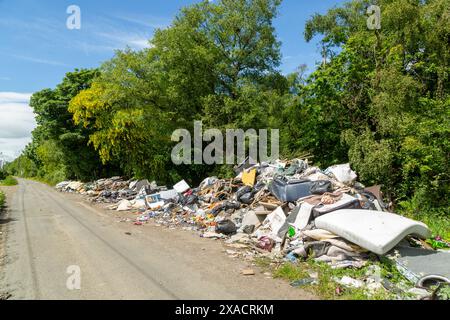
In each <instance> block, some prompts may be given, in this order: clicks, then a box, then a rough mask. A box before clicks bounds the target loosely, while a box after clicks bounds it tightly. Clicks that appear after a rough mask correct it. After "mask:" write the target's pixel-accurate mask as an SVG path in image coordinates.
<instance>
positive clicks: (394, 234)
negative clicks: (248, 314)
mask: <svg viewBox="0 0 450 320" xmlns="http://www.w3.org/2000/svg"><path fill="white" fill-rule="evenodd" d="M235 172H236V175H237V176H236V177H235V178H234V179H219V178H217V177H208V178H206V179H205V180H204V181H202V182H201V183H200V185H199V186H198V187H197V188H192V187H191V186H190V185H189V184H188V183H187V182H186V181H185V180H182V181H180V182H179V183H177V184H175V185H174V186H173V188H172V189H168V188H167V187H166V186H158V185H157V184H156V183H155V182H151V183H150V182H149V181H147V180H139V181H138V180H126V179H123V178H121V177H113V178H110V179H101V180H98V181H95V182H92V183H81V182H77V181H64V182H61V183H59V184H58V185H57V186H56V189H57V190H59V191H61V192H77V193H80V194H82V195H85V196H86V198H87V199H88V200H89V201H92V202H98V203H107V204H110V209H112V210H117V211H122V210H124V211H127V210H129V211H136V212H137V213H138V216H137V218H136V219H135V220H134V221H133V220H131V221H129V222H130V223H134V224H136V225H145V224H146V223H148V222H149V221H154V222H155V224H156V225H158V226H165V227H168V228H175V227H180V228H183V229H185V230H192V231H195V232H198V233H199V235H200V236H201V237H203V238H209V239H216V240H218V239H222V240H225V244H226V245H227V246H231V247H232V248H233V250H229V256H230V257H232V258H234V257H239V258H244V259H245V260H248V261H252V260H253V259H254V258H255V257H257V256H261V257H267V258H269V259H272V260H274V261H277V262H282V261H291V262H293V263H295V262H297V261H301V260H306V259H314V260H316V261H318V262H324V263H328V264H329V265H330V266H331V267H332V268H361V267H363V266H365V265H367V262H368V261H369V260H370V259H373V258H374V257H375V259H377V258H378V257H379V256H380V258H381V256H383V255H385V254H387V253H388V251H390V250H391V249H392V248H395V247H396V246H397V245H398V243H399V242H400V241H402V240H403V239H405V238H406V237H408V238H411V237H412V238H414V237H416V238H417V239H416V242H417V243H420V241H421V240H419V238H423V239H425V238H427V237H428V236H430V234H429V230H428V227H427V226H426V225H424V224H422V223H417V222H415V221H413V220H409V219H406V218H403V217H401V216H399V215H396V214H393V213H390V212H388V210H387V206H386V205H385V204H384V202H383V199H382V195H381V191H380V187H379V186H374V187H370V188H366V187H365V186H363V185H362V184H361V183H359V182H357V181H356V179H357V175H356V173H355V172H354V171H352V170H351V168H350V165H349V164H344V165H337V166H333V167H330V168H328V169H326V170H321V169H320V168H318V167H314V166H310V165H309V164H308V162H307V161H306V160H300V159H294V160H292V161H280V160H277V161H275V162H273V163H261V164H257V165H251V164H250V163H249V162H248V161H246V162H244V163H242V164H241V165H240V166H237V167H236V168H235ZM366 217H367V218H366ZM123 221H124V222H128V220H123ZM422 242H423V243H425V242H424V241H422ZM424 250H425V249H424ZM230 252H231V254H230ZM249 273H250V272H249ZM316 282H317V281H316V280H314V281H313V280H311V279H304V281H300V280H299V282H295V284H294V286H302V285H304V284H307V283H314V284H315V283H316ZM336 282H337V283H339V284H341V285H343V286H352V287H357V288H360V287H365V288H367V289H368V290H372V291H374V290H378V289H380V288H385V285H384V283H385V281H384V280H382V279H380V278H377V277H369V278H367V279H366V282H364V281H361V280H355V279H350V278H348V277H347V278H346V277H344V278H341V279H337V280H336ZM421 296H423V292H421Z"/></svg>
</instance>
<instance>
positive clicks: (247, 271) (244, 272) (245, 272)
mask: <svg viewBox="0 0 450 320" xmlns="http://www.w3.org/2000/svg"><path fill="white" fill-rule="evenodd" d="M242 275H244V276H254V275H255V271H253V269H245V270H242Z"/></svg>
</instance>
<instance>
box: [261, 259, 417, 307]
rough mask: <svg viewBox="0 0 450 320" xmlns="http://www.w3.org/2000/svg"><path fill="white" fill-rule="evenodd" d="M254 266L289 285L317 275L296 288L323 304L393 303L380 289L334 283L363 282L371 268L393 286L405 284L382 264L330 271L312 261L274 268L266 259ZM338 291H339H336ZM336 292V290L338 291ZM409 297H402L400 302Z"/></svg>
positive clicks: (396, 274)
mask: <svg viewBox="0 0 450 320" xmlns="http://www.w3.org/2000/svg"><path fill="white" fill-rule="evenodd" d="M255 263H256V265H257V266H258V267H260V268H261V269H263V271H264V272H271V273H272V275H273V277H274V278H279V279H284V280H287V281H289V282H293V281H296V280H301V279H306V278H310V277H311V274H313V273H315V274H317V276H318V278H317V283H316V284H308V285H305V286H301V287H298V288H299V289H302V290H306V291H308V292H310V293H312V294H314V295H316V296H318V297H319V298H320V299H324V300H392V299H396V298H397V294H396V293H394V292H390V291H387V290H385V289H384V288H381V289H379V290H376V291H369V290H368V289H366V288H348V287H344V286H342V285H340V284H339V283H337V282H336V279H341V278H342V277H343V276H348V277H351V278H354V279H358V280H364V279H365V278H366V277H367V275H366V273H367V272H368V270H369V268H370V265H377V266H378V267H380V269H381V276H382V277H383V278H385V279H388V280H389V281H390V282H391V283H392V284H396V285H397V284H398V286H399V287H405V285H406V283H407V282H406V280H405V279H404V278H403V277H402V275H401V274H400V273H399V272H398V271H397V270H396V268H395V267H393V266H390V265H387V264H383V263H381V262H379V261H370V263H369V264H368V265H367V266H365V267H363V268H361V269H332V268H331V267H330V266H329V265H328V264H326V263H318V262H315V261H314V260H308V261H305V262H297V263H291V262H286V263H282V264H275V263H273V262H272V261H271V260H270V259H268V258H257V259H256V260H255ZM338 288H339V289H338ZM337 289H338V290H337ZM408 297H410V296H409V295H408V294H406V293H404V294H403V295H402V298H408Z"/></svg>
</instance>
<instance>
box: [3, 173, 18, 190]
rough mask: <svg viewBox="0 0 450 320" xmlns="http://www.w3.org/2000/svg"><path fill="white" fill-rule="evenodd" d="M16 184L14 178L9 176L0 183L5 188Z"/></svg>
mask: <svg viewBox="0 0 450 320" xmlns="http://www.w3.org/2000/svg"><path fill="white" fill-rule="evenodd" d="M17 184H18V182H17V180H16V178H14V177H11V176H7V177H6V178H5V179H4V180H1V181H0V185H2V186H6V187H10V186H15V185H17Z"/></svg>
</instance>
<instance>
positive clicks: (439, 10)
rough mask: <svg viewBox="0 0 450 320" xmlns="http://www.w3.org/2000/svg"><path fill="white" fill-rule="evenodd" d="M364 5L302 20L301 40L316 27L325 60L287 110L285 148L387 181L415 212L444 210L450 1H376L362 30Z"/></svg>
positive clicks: (373, 180) (388, 187) (372, 179)
mask: <svg viewBox="0 0 450 320" xmlns="http://www.w3.org/2000/svg"><path fill="white" fill-rule="evenodd" d="M368 4H369V3H368V2H366V1H351V2H349V3H347V4H345V5H344V6H342V7H339V8H334V9H331V10H330V11H328V12H327V13H326V14H325V15H315V16H313V18H312V19H311V20H310V21H308V23H307V25H306V31H305V38H306V39H307V40H311V39H312V38H313V37H314V36H316V35H322V43H323V45H324V46H325V47H326V48H327V50H328V51H329V52H330V54H329V57H330V59H329V62H328V63H327V64H325V65H322V66H320V67H319V68H318V69H317V70H316V71H315V72H313V73H312V75H311V76H310V78H309V79H308V81H307V83H306V84H305V85H303V86H302V87H301V89H300V91H299V92H300V93H299V97H298V103H297V104H296V105H295V106H293V107H292V108H290V109H288V110H287V111H286V113H285V115H284V117H285V119H286V120H289V127H290V133H289V134H287V135H288V136H289V137H298V139H294V141H297V143H295V144H292V145H291V146H290V147H289V146H288V149H291V150H292V149H293V150H296V149H299V150H307V151H309V152H311V153H312V154H314V155H315V156H316V159H318V162H319V163H321V164H323V165H328V164H334V163H337V162H342V161H351V162H352V164H353V166H354V167H355V169H357V171H358V172H359V173H360V178H361V179H362V180H363V182H365V183H368V184H373V183H384V184H385V187H386V190H391V191H392V194H391V196H392V197H393V199H395V200H397V201H398V202H402V201H403V202H402V203H403V204H404V205H406V206H408V207H411V206H410V205H408V203H406V202H404V201H406V200H408V199H413V200H412V201H413V202H414V210H421V209H424V208H429V207H431V206H435V207H436V206H437V207H444V208H445V207H447V208H448V204H449V202H448V198H449V187H448V180H449V174H448V173H449V172H450V170H449V161H448V160H449V159H448V155H449V154H450V153H449V143H448V139H447V138H446V137H448V134H449V131H450V124H449V102H450V98H449V90H450V84H449V78H448V75H449V71H450V70H449V64H448V62H449V51H450V50H449V39H450V38H449V34H450V32H449V28H450V21H449V19H450V16H449V14H448V13H449V12H450V2H449V1H448V0H430V1H419V0H381V1H378V5H379V6H380V7H381V14H382V15H381V17H382V28H381V30H376V31H372V30H368V29H367V28H366V20H367V16H366V14H365V12H366V8H367V6H368ZM300 137H301V138H300Z"/></svg>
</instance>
